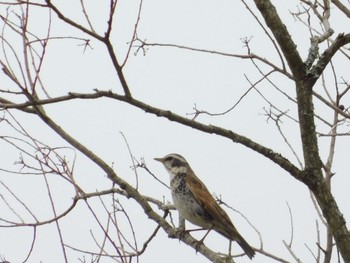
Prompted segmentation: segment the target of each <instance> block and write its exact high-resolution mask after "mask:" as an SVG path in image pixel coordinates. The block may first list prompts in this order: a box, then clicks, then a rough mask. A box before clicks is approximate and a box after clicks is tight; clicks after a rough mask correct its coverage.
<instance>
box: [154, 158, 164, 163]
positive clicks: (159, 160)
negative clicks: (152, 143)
mask: <svg viewBox="0 0 350 263" xmlns="http://www.w3.org/2000/svg"><path fill="white" fill-rule="evenodd" d="M154 160H156V161H158V162H161V163H162V162H163V158H154Z"/></svg>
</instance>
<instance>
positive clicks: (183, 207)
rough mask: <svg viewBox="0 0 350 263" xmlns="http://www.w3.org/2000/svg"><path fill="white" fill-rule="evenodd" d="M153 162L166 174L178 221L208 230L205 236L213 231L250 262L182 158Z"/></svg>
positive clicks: (240, 240) (243, 245)
mask: <svg viewBox="0 0 350 263" xmlns="http://www.w3.org/2000/svg"><path fill="white" fill-rule="evenodd" d="M154 159H155V160H156V161H159V162H161V163H162V164H163V165H164V167H165V169H166V170H167V171H168V172H169V174H170V189H171V195H172V198H173V201H174V205H175V207H176V209H177V210H178V211H179V214H180V217H182V218H184V219H186V220H188V221H190V222H191V223H192V224H194V225H197V226H200V227H202V228H204V229H208V232H207V234H208V233H209V231H210V230H212V229H214V230H215V231H217V232H219V233H220V234H222V235H223V236H225V237H227V238H228V239H229V240H232V241H236V242H237V243H238V245H240V247H241V248H242V249H243V250H244V252H245V253H246V254H247V256H248V257H249V258H250V259H252V258H253V256H254V254H255V252H254V250H253V249H252V247H251V246H250V245H249V244H248V243H247V241H245V240H244V238H243V237H242V236H241V235H240V234H239V233H238V231H237V229H236V228H235V226H234V225H233V224H232V221H231V220H230V218H229V217H228V215H227V214H226V212H225V211H224V210H223V209H222V208H221V207H220V206H219V205H218V203H217V202H216V201H215V200H214V198H213V197H212V195H211V194H210V193H209V191H208V189H207V187H206V186H205V185H204V184H203V182H202V181H201V180H199V178H198V177H197V176H196V175H195V173H194V172H193V170H192V169H191V167H190V165H189V164H188V163H187V161H186V160H185V158H183V157H182V156H181V155H179V154H169V155H167V156H165V157H163V158H154ZM207 234H206V235H207ZM206 235H205V236H204V237H203V239H204V238H205V237H206ZM203 239H202V240H201V241H203Z"/></svg>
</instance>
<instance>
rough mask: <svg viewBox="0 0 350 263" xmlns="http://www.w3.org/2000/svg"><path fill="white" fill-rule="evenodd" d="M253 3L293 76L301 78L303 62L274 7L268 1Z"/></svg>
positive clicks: (260, 0)
mask: <svg viewBox="0 0 350 263" xmlns="http://www.w3.org/2000/svg"><path fill="white" fill-rule="evenodd" d="M254 2H255V4H256V6H257V8H258V9H259V11H260V13H261V15H262V16H263V17H264V19H265V23H266V25H267V26H268V27H269V28H270V30H271V32H272V34H273V35H274V36H275V38H276V40H277V42H278V44H279V46H280V48H281V50H282V53H283V55H284V57H285V58H286V60H287V63H288V65H289V68H290V70H291V71H292V73H293V76H294V77H295V78H296V79H300V78H302V77H303V76H304V67H303V61H302V59H301V57H300V55H299V53H298V51H297V48H296V45H295V43H294V41H293V39H292V37H291V36H290V34H289V32H288V30H287V28H286V26H285V25H284V24H283V22H282V20H281V19H280V17H279V16H278V13H277V11H276V8H275V6H274V5H273V4H272V3H271V1H269V0H254Z"/></svg>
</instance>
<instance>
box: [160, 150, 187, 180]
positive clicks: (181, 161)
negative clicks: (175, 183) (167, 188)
mask: <svg viewBox="0 0 350 263" xmlns="http://www.w3.org/2000/svg"><path fill="white" fill-rule="evenodd" d="M154 160H156V161H158V162H161V163H162V164H163V165H164V167H165V169H166V170H167V171H168V172H169V174H170V176H171V179H172V178H173V177H174V176H176V174H178V173H186V172H187V171H188V170H189V169H191V168H190V166H189V164H188V163H187V161H186V159H185V158H183V157H182V156H181V155H179V154H176V153H171V154H168V155H166V156H164V157H163V158H154Z"/></svg>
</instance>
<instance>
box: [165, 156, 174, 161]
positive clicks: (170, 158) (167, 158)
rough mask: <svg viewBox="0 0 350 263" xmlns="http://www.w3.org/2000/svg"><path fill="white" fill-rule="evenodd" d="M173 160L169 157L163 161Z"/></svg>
mask: <svg viewBox="0 0 350 263" xmlns="http://www.w3.org/2000/svg"><path fill="white" fill-rule="evenodd" d="M172 159H173V157H171V156H169V157H167V158H165V161H167V162H168V161H171V160H172Z"/></svg>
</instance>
